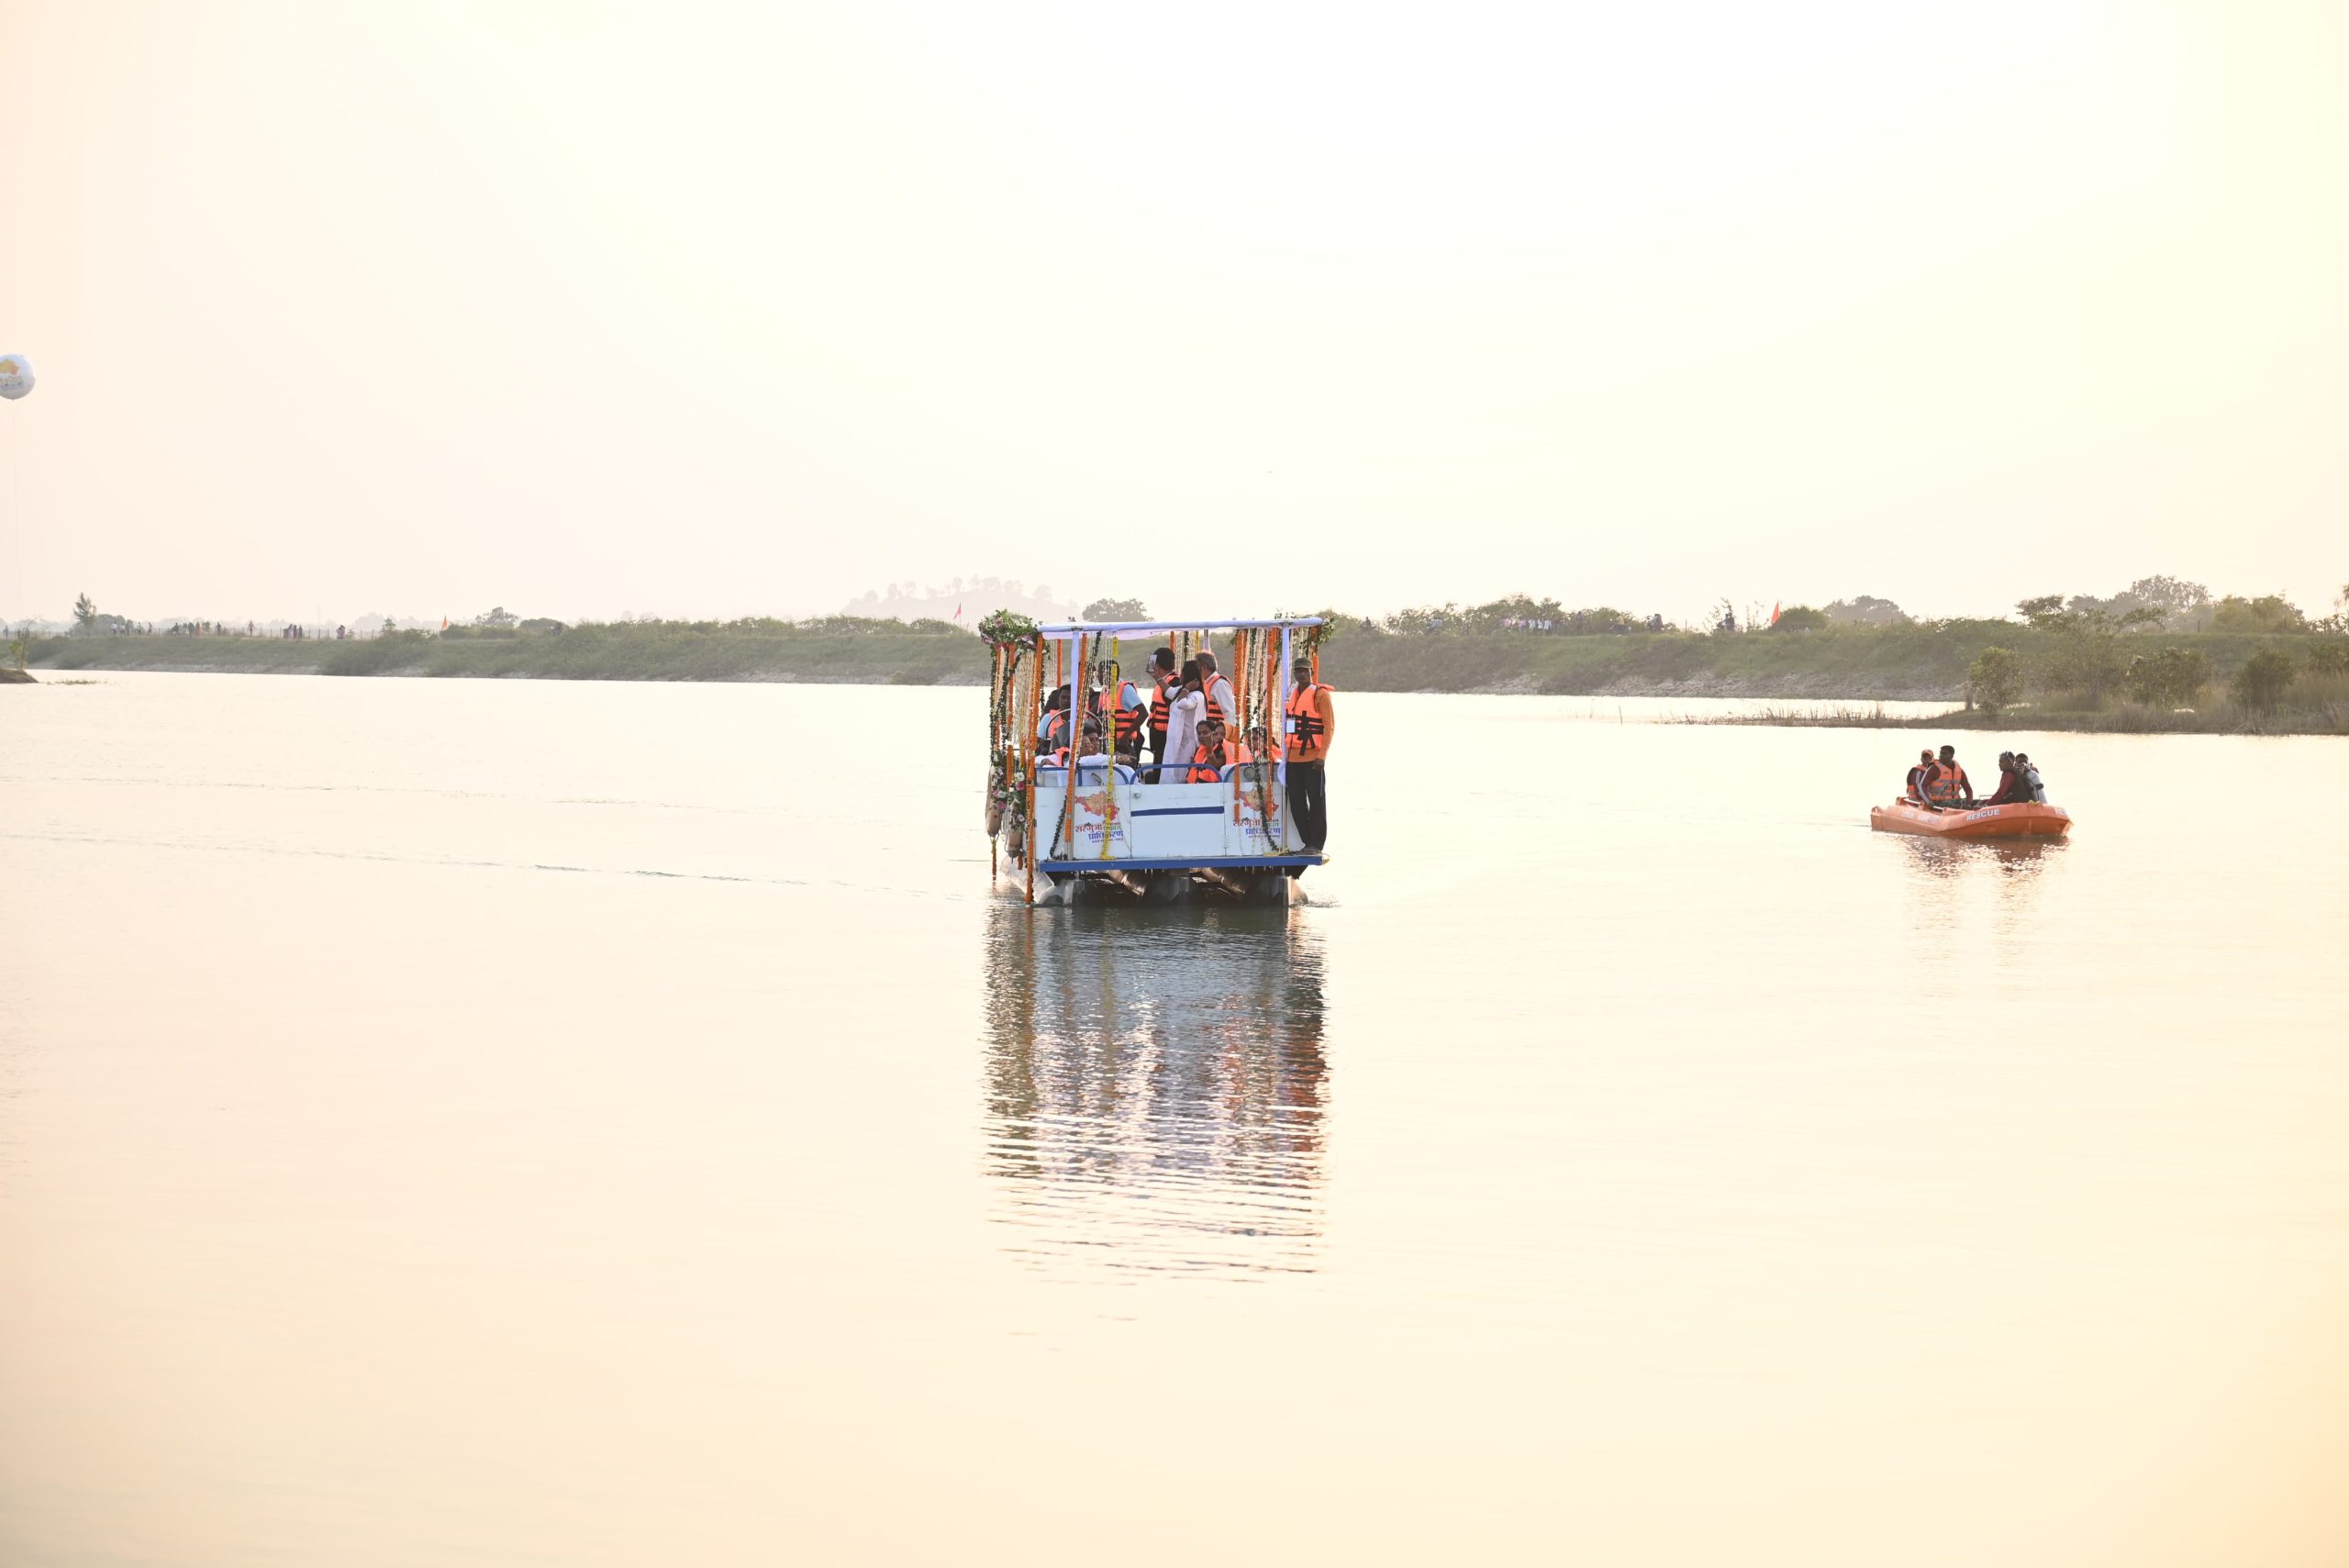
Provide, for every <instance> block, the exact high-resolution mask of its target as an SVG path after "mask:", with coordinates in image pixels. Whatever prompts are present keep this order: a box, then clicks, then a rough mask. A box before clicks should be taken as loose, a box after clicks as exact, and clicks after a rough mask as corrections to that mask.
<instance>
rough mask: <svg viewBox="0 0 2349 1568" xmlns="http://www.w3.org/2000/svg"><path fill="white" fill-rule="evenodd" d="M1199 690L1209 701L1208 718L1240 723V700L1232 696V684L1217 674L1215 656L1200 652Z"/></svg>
mask: <svg viewBox="0 0 2349 1568" xmlns="http://www.w3.org/2000/svg"><path fill="white" fill-rule="evenodd" d="M1199 690H1200V692H1201V693H1203V694H1204V695H1206V697H1207V699H1208V717H1209V718H1213V719H1219V720H1220V721H1221V722H1223V723H1224V724H1227V725H1231V724H1237V723H1239V722H1240V699H1239V698H1238V697H1235V696H1233V695H1231V683H1230V681H1227V680H1225V679H1224V678H1223V676H1222V675H1221V674H1220V673H1218V672H1217V669H1216V662H1215V655H1214V654H1212V653H1210V652H1208V651H1207V650H1206V649H1204V648H1202V649H1200V650H1199Z"/></svg>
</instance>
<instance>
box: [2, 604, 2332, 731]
mask: <svg viewBox="0 0 2349 1568" xmlns="http://www.w3.org/2000/svg"><path fill="white" fill-rule="evenodd" d="M2320 640H2327V641H2334V640H2338V639H2318V638H2315V637H2312V636H2295V635H2275V636H2259V635H2246V634H2213V633H2203V634H2176V635H2173V634H2168V633H2160V632H2154V633H2145V634H2135V635H2132V636H2130V637H2128V638H2126V639H2124V642H2125V644H2126V647H2127V648H2128V649H2129V650H2130V651H2132V652H2133V651H2136V650H2138V649H2141V648H2142V649H2143V651H2145V652H2147V653H2151V652H2153V651H2156V650H2158V649H2161V648H2165V647H2173V646H2175V647H2180V648H2185V649H2189V650H2193V651H2199V652H2201V653H2202V654H2203V656H2204V657H2205V658H2206V659H2207V660H2208V661H2209V663H2210V670H2211V672H2212V674H2213V676H2214V681H2213V684H2212V686H2211V688H2210V692H2208V693H2206V694H2205V701H2204V703H2203V704H2202V705H2201V710H2200V711H2199V712H2196V713H2192V714H2177V713H2171V712H2168V711H2162V712H2158V713H2155V712H2152V711H2149V710H2145V709H2142V708H2137V707H2134V706H2132V705H2129V704H2126V703H2123V702H2120V701H2117V700H2115V701H2113V702H2110V703H2109V704H2107V705H2105V706H2098V707H2095V708H2093V709H2086V710H2083V709H2081V708H2079V707H2077V706H2072V707H2066V706H2062V703H2063V700H2064V699H2062V698H2060V697H2058V698H2056V699H2055V700H2054V702H2053V703H2050V702H2048V701H2046V700H2044V694H2043V701H2042V703H2041V705H2040V706H2034V707H2029V708H2010V709H2009V712H2008V713H2007V715H2006V716H2004V717H2001V718H1999V719H1997V720H1992V719H1990V718H1988V717H1987V716H1986V715H1982V714H1978V713H1977V714H1965V713H1959V714H1954V715H1953V716H1951V717H1947V718H1936V719H1933V720H1931V721H1924V722H1925V723H1926V726H1927V727H1928V728H1994V727H1995V728H2017V727H2018V726H2019V725H2029V726H2032V727H2038V728H2076V729H2097V728H2111V729H2146V730H2155V729H2226V730H2254V731H2255V730H2261V729H2276V730H2282V729H2299V730H2315V731H2317V732H2320V733H2337V732H2349V704H2344V702H2343V695H2342V693H2341V691H2340V690H2339V683H2338V681H2336V680H2335V679H2333V678H2332V677H2320V676H2312V675H2304V676H2303V677H2302V678H2301V679H2299V680H2298V681H2296V682H2295V683H2294V684H2293V686H2292V688H2291V689H2290V690H2289V691H2288V692H2287V693H2286V695H2285V699H2284V704H2283V706H2282V708H2281V709H2280V710H2279V711H2277V712H2276V713H2270V714H2261V715H2250V714H2245V713H2243V712H2242V711H2241V710H2239V709H2237V708H2235V707H2234V706H2233V705H2232V703H2231V701H2229V700H2226V699H2223V698H2221V697H2220V696H2219V695H2218V694H2220V693H2221V692H2223V691H2224V689H2225V683H2226V681H2227V679H2228V678H2229V677H2230V676H2231V675H2232V673H2234V671H2235V670H2236V669H2238V668H2239V667H2240V666H2241V665H2242V664H2243V662H2244V661H2245V660H2247V659H2249V658H2250V657H2251V656H2252V655H2253V654H2254V652H2257V651H2260V650H2262V649H2265V648H2275V649H2278V650H2281V651H2284V652H2286V653H2288V655H2290V656H2291V657H2292V658H2293V659H2294V660H2295V662H2303V663H2304V662H2305V661H2306V658H2307V651H2308V650H2309V649H2310V648H2311V647H2313V646H2315V645H2316V644H2317V643H2318V642H2319V641H2320ZM1992 646H1998V647H2004V648H2009V649H2011V650H2013V651H2015V652H2016V653H2017V654H2018V655H2019V656H2020V657H2021V659H2022V660H2023V661H2024V662H2026V663H2030V662H2034V661H2036V660H2038V659H2040V658H2041V657H2043V655H2045V654H2047V653H2049V652H2051V651H2053V648H2054V643H2053V640H2052V638H2051V634H2048V633H2045V632H2041V631H2035V630H2033V629H2032V628H2028V627H2023V626H2020V625H2017V624H2015V623H2014V622H2011V621H1988V620H1983V621H1953V622H1945V623H1943V624H1941V625H1938V626H1900V627H1887V628H1856V627H1837V628H1830V629H1827V630H1823V631H1813V632H1800V633H1793V634H1787V633H1779V632H1756V633H1752V634H1746V635H1736V636H1708V635H1703V634H1698V633H1688V632H1660V633H1649V632H1637V633H1631V634H1626V635H1620V636H1612V635H1609V636H1590V637H1558V636H1532V635H1525V634H1519V633H1484V634H1478V633H1467V632H1461V633H1436V634H1406V633H1393V632H1386V631H1366V630H1364V628H1363V627H1362V625H1361V623H1360V622H1359V621H1352V622H1349V623H1348V624H1347V625H1346V626H1345V627H1344V628H1343V629H1342V630H1341V632H1340V633H1339V634H1338V635H1337V636H1336V637H1334V638H1333V639H1331V641H1330V646H1329V649H1328V651H1327V652H1326V653H1325V654H1324V656H1323V661H1322V667H1323V673H1325V674H1326V675H1327V676H1328V678H1329V679H1330V682H1331V683H1332V684H1335V685H1336V686H1338V687H1339V688H1340V689H1341V690H1347V691H1412V692H1504V693H1540V694H1547V695H1576V696H1579V695H1653V696H1687V697H1707V696H1746V697H1772V696H1779V697H1799V698H1807V699H1819V698H1839V697H1840V698H1845V699H1852V700H1855V701H1863V702H1865V701H1867V700H1869V699H1884V700H1921V701H1932V700H1934V699H1943V698H1945V699H1948V700H1950V701H1952V702H1955V701H1957V700H1959V699H1960V698H1961V697H1962V696H1963V694H1964V692H1965V677H1966V669H1967V667H1968V665H1970V664H1971V663H1972V662H1973V660H1974V658H1975V657H1976V655H1977V654H1978V653H1980V652H1981V651H1982V650H1983V649H1985V648H1988V647H1992ZM1131 652H1132V655H1133V657H1132V659H1131V661H1130V662H1131V664H1132V667H1133V668H1134V669H1136V670H1137V671H1139V669H1140V667H1141V647H1140V645H1139V644H1138V645H1137V646H1136V648H1135V649H1133V650H1131ZM30 653H31V662H32V663H33V664H35V665H37V666H39V667H42V668H46V669H54V670H108V669H113V670H204V671H232V672H246V673H317V674H335V675H438V676H470V677H490V676H518V677H535V678H539V679H551V680H607V681H800V682H840V683H862V684H897V685H959V684H969V685H976V684H983V683H984V682H985V679H986V667H987V664H986V654H985V649H984V648H983V647H982V646H981V645H980V643H979V642H978V639H975V638H974V637H971V636H969V635H967V634H964V633H961V632H957V631H954V630H953V629H952V628H942V629H921V630H917V629H914V628H906V627H902V626H899V625H898V624H897V623H894V622H852V621H846V620H841V619H836V620H832V621H828V622H823V623H817V624H812V625H797V626H795V625H793V624H791V623H787V622H780V621H753V622H733V623H723V624H719V623H709V622H697V623H687V622H674V621H667V622H629V623H620V624H613V625H599V624H594V623H590V624H587V625H583V626H576V627H573V628H569V629H567V630H564V631H562V632H551V633H520V634H513V633H507V634H504V635H484V634H481V633H479V632H475V631H473V629H472V628H462V630H461V632H460V633H459V634H452V635H450V636H445V637H434V636H429V635H425V634H422V633H413V632H410V633H397V634H394V635H390V636H385V637H379V638H373V639H367V640H364V641H354V642H329V641H294V642H289V641H284V640H282V639H276V638H220V637H204V638H188V637H168V636H121V637H92V638H50V639H44V640H41V641H39V642H35V643H34V644H33V645H32V647H31V649H30ZM1759 721H1760V722H1771V721H1772V720H1771V718H1770V717H1766V716H1765V717H1764V718H1763V719H1761V720H1759ZM1778 721H1780V722H1788V723H1819V722H1822V720H1820V719H1818V718H1815V717H1798V716H1794V715H1785V716H1778ZM1823 722H1830V723H1854V724H1882V725H1894V724H1897V723H1898V722H1902V721H1896V720H1891V719H1886V718H1883V717H1878V716H1876V715H1873V714H1871V713H1868V712H1866V711H1865V710H1854V711H1851V712H1848V713H1846V714H1844V715H1842V716H1840V717H1830V718H1828V719H1827V720H1824V721H1823Z"/></svg>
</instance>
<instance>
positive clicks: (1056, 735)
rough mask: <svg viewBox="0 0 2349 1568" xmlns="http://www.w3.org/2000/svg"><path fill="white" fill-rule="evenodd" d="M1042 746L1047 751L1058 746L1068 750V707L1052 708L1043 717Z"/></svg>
mask: <svg viewBox="0 0 2349 1568" xmlns="http://www.w3.org/2000/svg"><path fill="white" fill-rule="evenodd" d="M1044 746H1045V749H1046V750H1047V751H1049V750H1051V749H1052V747H1054V746H1058V747H1059V748H1060V749H1061V750H1062V751H1067V750H1068V709H1066V708H1064V707H1063V708H1054V709H1053V710H1052V712H1051V713H1050V714H1048V715H1046V716H1045V718H1044Z"/></svg>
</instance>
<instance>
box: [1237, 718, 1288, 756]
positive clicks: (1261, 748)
mask: <svg viewBox="0 0 2349 1568" xmlns="http://www.w3.org/2000/svg"><path fill="white" fill-rule="evenodd" d="M1240 750H1241V752H1242V753H1244V755H1242V756H1241V762H1257V761H1259V760H1262V761H1264V762H1279V761H1280V760H1281V750H1282V748H1281V743H1280V742H1279V741H1277V740H1271V739H1270V738H1268V737H1267V736H1266V735H1265V734H1264V726H1263V725H1261V724H1252V725H1250V726H1249V727H1248V733H1247V734H1246V735H1244V736H1242V737H1241V740H1240Z"/></svg>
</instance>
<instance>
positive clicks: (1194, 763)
mask: <svg viewBox="0 0 2349 1568" xmlns="http://www.w3.org/2000/svg"><path fill="white" fill-rule="evenodd" d="M1216 750H1217V751H1219V752H1220V753H1221V755H1220V756H1217V757H1209V756H1208V749H1207V748H1206V747H1204V746H1202V747H1200V748H1199V749H1198V750H1197V751H1194V752H1192V753H1191V771H1190V772H1189V773H1185V774H1184V775H1183V782H1184V783H1185V784H1214V783H1215V782H1216V781H1217V780H1219V779H1220V778H1222V777H1223V770H1224V768H1225V767H1226V766H1227V765H1228V764H1230V763H1232V762H1246V761H1247V760H1248V749H1247V748H1246V747H1245V746H1236V745H1234V744H1232V743H1231V742H1230V741H1229V740H1227V741H1225V742H1224V743H1223V744H1222V745H1221V746H1219V747H1218V748H1216Z"/></svg>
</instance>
